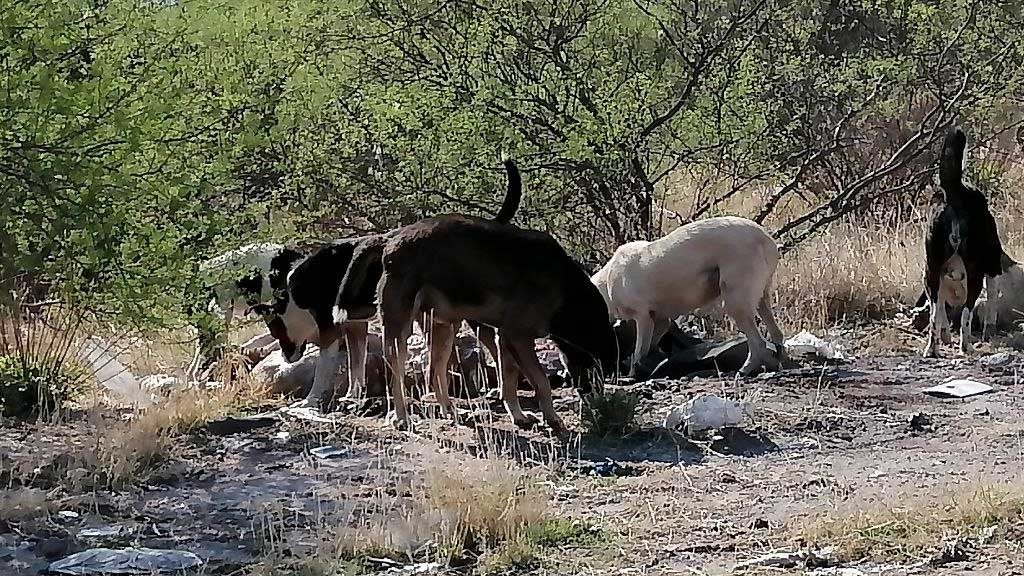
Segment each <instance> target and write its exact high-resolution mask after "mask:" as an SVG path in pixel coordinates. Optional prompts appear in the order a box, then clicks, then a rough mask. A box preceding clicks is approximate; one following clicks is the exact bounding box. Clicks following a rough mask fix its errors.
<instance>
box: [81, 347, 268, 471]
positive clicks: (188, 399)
mask: <svg viewBox="0 0 1024 576" xmlns="http://www.w3.org/2000/svg"><path fill="white" fill-rule="evenodd" d="M222 367H223V368H222V369H223V371H224V372H223V374H221V376H224V379H223V380H222V381H221V382H222V384H221V385H220V386H217V387H210V388H207V387H195V386H193V387H185V388H181V389H176V390H173V391H171V392H169V393H168V394H166V395H165V396H164V397H163V398H161V399H159V400H158V401H157V402H155V403H154V404H153V405H152V406H148V407H145V408H139V409H136V410H134V411H133V412H131V413H129V414H128V415H126V417H125V418H123V419H121V420H120V421H118V422H114V423H111V422H110V421H109V419H105V418H103V417H102V416H101V415H100V414H99V413H98V412H94V413H93V420H94V422H93V425H94V426H93V430H94V436H93V442H92V443H91V445H90V446H89V447H87V448H85V449H83V450H82V451H81V452H79V453H78V454H76V455H75V458H74V461H75V462H74V464H75V465H76V466H77V468H78V471H77V473H76V474H72V475H71V478H73V479H74V478H82V479H83V480H87V481H86V484H87V485H91V486H95V485H107V486H110V487H123V486H128V485H131V484H135V483H137V482H138V481H140V480H144V479H145V478H146V477H148V475H149V473H150V472H152V471H154V470H156V469H158V468H160V467H161V466H162V465H163V464H166V463H169V462H172V461H173V460H175V452H176V451H178V450H180V446H181V439H182V436H183V435H185V434H188V433H189V432H192V431H194V430H196V429H197V428H199V427H201V426H203V425H204V424H206V423H208V422H211V421H213V420H217V419H219V418H223V417H225V416H228V415H230V414H234V413H237V412H239V411H240V410H243V409H246V408H250V407H253V406H257V405H260V404H262V403H263V402H265V400H266V398H267V392H266V390H265V389H264V388H263V387H261V386H257V385H255V384H253V383H252V382H251V381H250V380H249V378H248V374H247V372H246V371H245V370H244V365H243V363H242V360H241V359H240V357H238V358H229V361H228V362H227V363H225V364H222ZM79 488H80V487H79Z"/></svg>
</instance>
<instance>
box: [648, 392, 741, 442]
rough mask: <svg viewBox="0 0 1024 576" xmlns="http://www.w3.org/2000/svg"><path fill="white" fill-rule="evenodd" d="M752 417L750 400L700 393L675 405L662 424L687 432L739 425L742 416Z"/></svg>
mask: <svg viewBox="0 0 1024 576" xmlns="http://www.w3.org/2000/svg"><path fill="white" fill-rule="evenodd" d="M744 417H748V418H753V417H754V407H753V405H752V404H751V403H750V402H740V401H737V400H729V399H727V398H721V397H718V396H715V395H714V394H701V395H700V396H697V397H696V398H694V399H692V400H690V401H689V402H687V403H686V404H683V405H682V406H676V407H675V408H673V409H672V410H670V411H669V413H668V414H667V415H666V416H665V421H664V423H663V424H662V425H663V426H664V427H665V428H668V429H670V430H683V431H685V433H687V434H693V433H695V432H702V431H704V430H710V429H713V428H729V427H735V426H739V425H740V424H742V423H743V418H744Z"/></svg>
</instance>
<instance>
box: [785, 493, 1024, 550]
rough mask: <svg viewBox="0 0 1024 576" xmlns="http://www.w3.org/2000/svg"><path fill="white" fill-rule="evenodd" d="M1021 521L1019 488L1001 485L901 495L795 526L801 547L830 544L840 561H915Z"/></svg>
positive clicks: (1022, 498)
mask: <svg viewBox="0 0 1024 576" xmlns="http://www.w3.org/2000/svg"><path fill="white" fill-rule="evenodd" d="M1022 520H1024V485H1021V484H1020V483H1019V482H1013V483H1001V484H992V485H984V486H976V487H974V488H969V489H964V488H960V489H958V490H957V491H955V492H949V493H947V494H946V495H944V496H934V495H933V496H927V497H916V496H902V497H899V498H894V499H891V500H885V501H880V500H879V501H872V502H864V501H858V502H855V503H851V504H850V506H849V508H848V509H846V510H842V511H838V513H836V512H833V513H829V514H821V515H819V516H817V517H814V518H812V519H810V520H808V521H805V522H804V523H803V524H802V525H800V526H798V527H796V531H797V533H798V538H799V540H801V541H802V542H803V543H804V544H806V545H808V546H810V547H812V548H819V547H823V546H835V547H837V549H838V552H839V556H840V559H841V560H843V561H856V560H862V559H866V558H870V559H873V560H894V559H906V558H919V557H921V556H922V555H923V554H925V553H928V552H929V551H931V552H934V551H936V550H937V549H939V548H940V547H941V546H943V544H944V543H948V542H952V541H960V540H973V541H977V542H983V541H986V540H988V539H990V538H993V537H997V536H998V535H1000V534H1003V535H1005V533H1006V531H1007V529H1008V528H1009V527H1010V526H1014V525H1019V524H1020V523H1021V521H1022Z"/></svg>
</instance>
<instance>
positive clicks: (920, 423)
mask: <svg viewBox="0 0 1024 576" xmlns="http://www.w3.org/2000/svg"><path fill="white" fill-rule="evenodd" d="M910 429H911V430H912V431H914V432H931V431H932V417H931V416H929V415H927V414H925V413H924V412H918V413H917V414H914V415H913V416H912V417H911V418H910Z"/></svg>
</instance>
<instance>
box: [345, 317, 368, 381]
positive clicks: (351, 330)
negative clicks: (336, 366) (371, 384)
mask: <svg viewBox="0 0 1024 576" xmlns="http://www.w3.org/2000/svg"><path fill="white" fill-rule="evenodd" d="M368 335H369V323H367V322H349V323H348V326H346V327H345V345H346V347H347V348H348V390H347V391H346V392H345V398H349V399H352V400H362V399H363V396H364V395H365V394H366V340H367V336H368Z"/></svg>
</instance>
